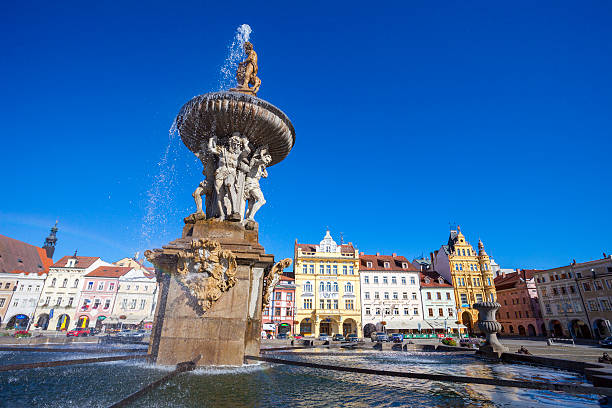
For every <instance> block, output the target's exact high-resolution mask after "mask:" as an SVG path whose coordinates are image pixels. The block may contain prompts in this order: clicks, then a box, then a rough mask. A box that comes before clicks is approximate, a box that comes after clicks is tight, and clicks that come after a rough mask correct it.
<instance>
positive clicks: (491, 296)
mask: <svg viewBox="0 0 612 408" xmlns="http://www.w3.org/2000/svg"><path fill="white" fill-rule="evenodd" d="M490 298H491V299H490V300H491V302H495V296H493V294H492V293H491V294H490Z"/></svg>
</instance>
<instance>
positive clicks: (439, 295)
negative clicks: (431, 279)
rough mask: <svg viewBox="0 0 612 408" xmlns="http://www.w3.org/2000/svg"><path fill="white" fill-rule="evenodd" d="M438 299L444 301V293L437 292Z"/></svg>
mask: <svg viewBox="0 0 612 408" xmlns="http://www.w3.org/2000/svg"><path fill="white" fill-rule="evenodd" d="M436 299H437V300H442V293H440V292H436Z"/></svg>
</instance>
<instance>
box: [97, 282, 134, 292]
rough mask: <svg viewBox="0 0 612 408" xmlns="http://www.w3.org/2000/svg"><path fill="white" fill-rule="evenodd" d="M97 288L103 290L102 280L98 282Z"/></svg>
mask: <svg viewBox="0 0 612 408" xmlns="http://www.w3.org/2000/svg"><path fill="white" fill-rule="evenodd" d="M128 289H129V288H128ZM98 290H104V282H98Z"/></svg>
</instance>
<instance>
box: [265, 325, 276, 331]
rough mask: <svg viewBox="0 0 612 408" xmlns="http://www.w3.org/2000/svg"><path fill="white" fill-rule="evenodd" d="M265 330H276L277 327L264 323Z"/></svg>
mask: <svg viewBox="0 0 612 408" xmlns="http://www.w3.org/2000/svg"><path fill="white" fill-rule="evenodd" d="M263 329H264V330H276V326H274V324H273V323H264V324H263Z"/></svg>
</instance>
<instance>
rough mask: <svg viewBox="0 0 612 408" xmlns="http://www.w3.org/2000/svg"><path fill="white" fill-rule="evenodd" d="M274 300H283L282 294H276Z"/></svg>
mask: <svg viewBox="0 0 612 408" xmlns="http://www.w3.org/2000/svg"><path fill="white" fill-rule="evenodd" d="M274 300H281V292H275V293H274Z"/></svg>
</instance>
